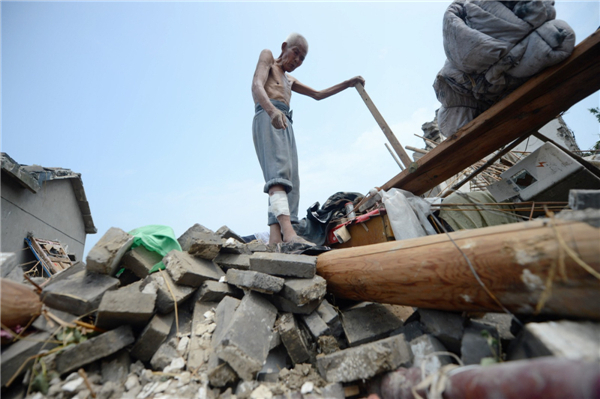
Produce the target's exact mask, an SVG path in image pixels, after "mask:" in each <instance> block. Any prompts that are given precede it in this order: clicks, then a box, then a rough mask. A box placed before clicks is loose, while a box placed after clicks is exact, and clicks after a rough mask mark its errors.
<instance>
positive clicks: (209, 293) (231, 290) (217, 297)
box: [194, 280, 244, 302]
mask: <svg viewBox="0 0 600 399" xmlns="http://www.w3.org/2000/svg"><path fill="white" fill-rule="evenodd" d="M225 296H232V297H234V298H242V297H243V296H244V292H243V291H242V290H240V289H237V288H236V287H234V286H232V285H230V284H227V283H220V282H218V281H211V280H206V281H205V282H204V283H202V285H201V286H200V288H198V291H196V293H195V294H194V302H198V301H199V302H220V301H221V300H222V299H223V298H225Z"/></svg>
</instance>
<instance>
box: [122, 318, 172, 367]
mask: <svg viewBox="0 0 600 399" xmlns="http://www.w3.org/2000/svg"><path fill="white" fill-rule="evenodd" d="M174 319H175V314H174V313H169V314H166V315H160V314H157V315H155V316H154V317H153V318H152V320H151V321H150V323H148V325H147V326H146V327H145V328H144V330H143V331H142V332H141V333H140V335H139V337H138V339H137V340H136V342H135V345H134V346H133V348H131V356H133V357H135V358H136V359H140V360H142V361H144V362H147V361H149V360H150V359H151V358H152V356H153V355H154V353H155V352H156V350H157V349H158V347H159V346H160V345H161V344H162V343H163V342H164V341H165V339H166V338H167V335H169V332H170V331H171V327H172V325H173V320H174Z"/></svg>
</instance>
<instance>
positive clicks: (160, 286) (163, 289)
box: [150, 271, 196, 314]
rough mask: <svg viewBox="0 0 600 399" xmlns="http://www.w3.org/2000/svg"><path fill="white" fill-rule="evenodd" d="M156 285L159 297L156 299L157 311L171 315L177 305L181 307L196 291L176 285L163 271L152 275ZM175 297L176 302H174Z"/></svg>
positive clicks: (185, 286) (192, 288)
mask: <svg viewBox="0 0 600 399" xmlns="http://www.w3.org/2000/svg"><path fill="white" fill-rule="evenodd" d="M150 278H151V279H152V281H153V282H154V283H155V284H156V287H157V290H158V296H157V298H156V310H157V312H158V313H162V314H165V313H170V312H172V311H173V309H174V308H175V303H177V305H178V306H179V305H181V303H183V302H184V301H185V300H186V299H188V298H189V297H190V296H191V295H192V294H193V293H194V292H195V291H196V288H195V287H190V286H187V285H179V284H176V283H175V282H174V281H173V279H172V278H171V276H170V275H169V273H167V272H164V271H161V272H158V273H152V274H151V275H150ZM173 297H175V300H173Z"/></svg>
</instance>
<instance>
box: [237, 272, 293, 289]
mask: <svg viewBox="0 0 600 399" xmlns="http://www.w3.org/2000/svg"><path fill="white" fill-rule="evenodd" d="M227 282H228V283H229V284H232V285H235V286H236V287H240V288H246V289H249V290H252V291H258V292H262V293H264V294H274V293H277V292H279V291H281V289H282V288H283V284H284V280H283V279H282V278H280V277H275V276H271V275H269V274H265V273H260V272H256V271H252V270H238V269H229V270H227Z"/></svg>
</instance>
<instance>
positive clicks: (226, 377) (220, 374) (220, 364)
mask: <svg viewBox="0 0 600 399" xmlns="http://www.w3.org/2000/svg"><path fill="white" fill-rule="evenodd" d="M207 375H208V380H209V381H210V385H212V386H213V387H219V388H222V387H224V386H226V385H229V384H232V383H234V382H236V381H237V380H239V377H238V375H237V374H236V373H235V371H234V370H233V369H232V368H231V367H230V366H229V364H227V363H226V362H224V361H223V360H221V359H219V357H218V356H217V354H216V353H214V352H212V353H211V354H210V358H209V360H208V372H207Z"/></svg>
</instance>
